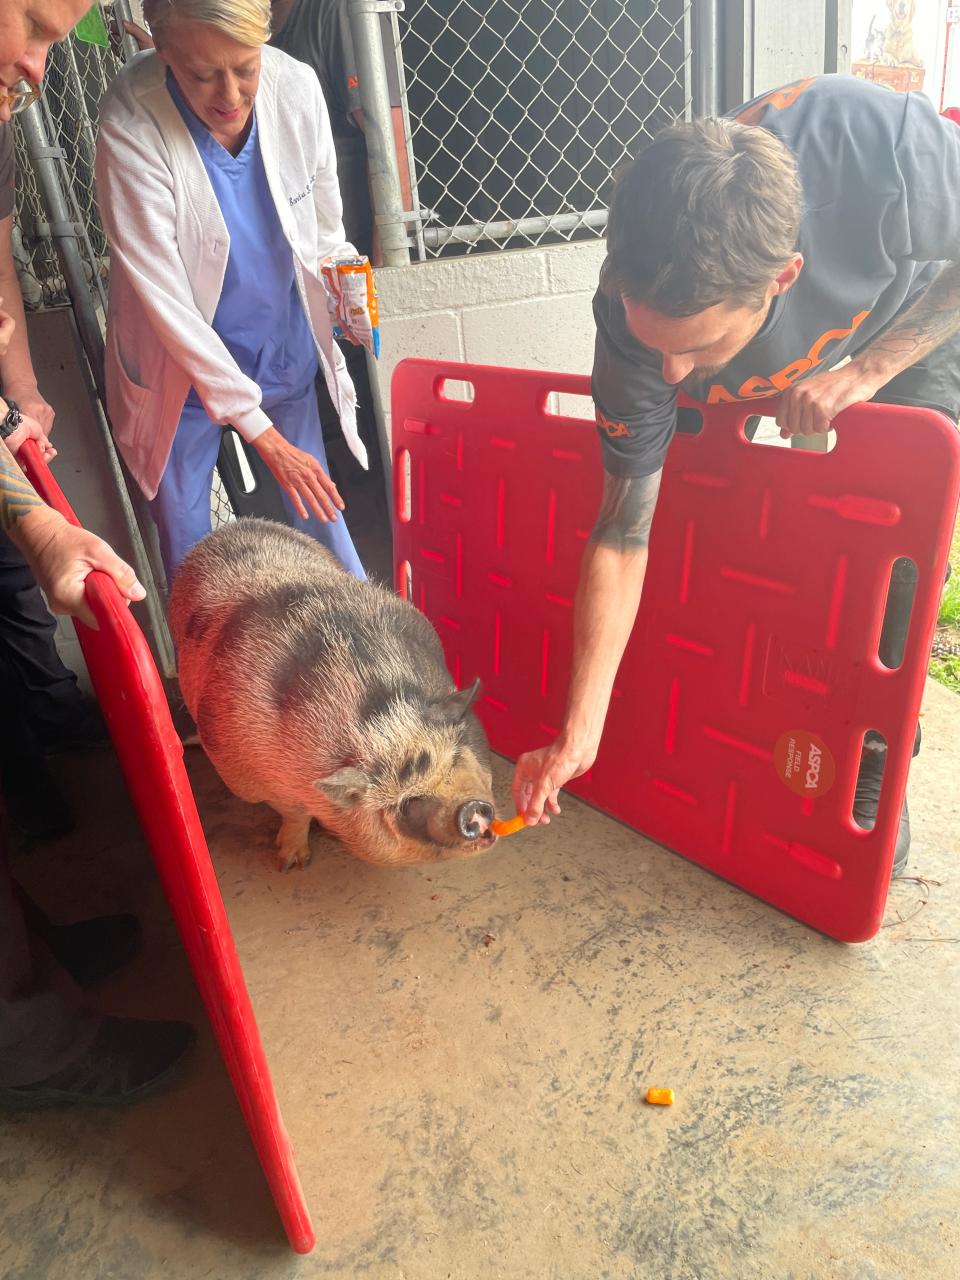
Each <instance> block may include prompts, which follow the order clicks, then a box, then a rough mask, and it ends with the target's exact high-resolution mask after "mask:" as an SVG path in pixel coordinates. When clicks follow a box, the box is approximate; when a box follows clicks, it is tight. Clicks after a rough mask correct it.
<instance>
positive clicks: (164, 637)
mask: <svg viewBox="0 0 960 1280" xmlns="http://www.w3.org/2000/svg"><path fill="white" fill-rule="evenodd" d="M40 106H41V104H40V103H39V102H35V103H34V104H33V105H32V106H31V107H28V108H27V110H26V111H24V112H22V113H21V115H20V116H19V117H18V120H19V122H20V128H21V131H22V135H23V141H24V146H25V147H26V151H27V155H28V156H29V157H30V164H31V166H32V168H33V172H34V175H35V176H36V180H37V186H38V188H39V190H40V195H41V197H42V199H43V203H44V205H45V207H46V211H47V217H48V219H49V222H50V232H51V235H52V236H53V239H54V241H55V243H56V246H57V252H58V255H59V257H60V265H61V268H62V270H63V276H64V279H65V280H66V282H67V289H68V291H69V293H70V300H71V303H72V304H73V315H74V319H75V321H76V325H77V332H78V334H79V337H80V343H81V345H82V347H83V351H84V353H85V355H86V357H87V361H86V363H87V367H88V369H89V372H90V376H91V377H92V378H93V382H94V385H95V388H96V396H95V397H94V400H95V404H94V410H95V413H96V417H97V422H98V425H99V427H100V436H101V440H102V443H103V446H104V450H105V453H106V458H107V464H108V466H109V468H110V471H111V474H112V476H113V479H114V483H115V485H116V490H117V497H118V499H119V502H120V508H121V511H122V513H123V519H124V523H125V524H126V526H127V531H128V533H129V536H130V548H131V555H132V558H133V567H134V569H135V570H136V573H137V577H138V578H139V579H140V581H141V582H142V583H143V585H144V587H145V588H146V591H147V598H146V607H147V613H148V616H149V619H150V625H151V627H152V629H153V637H154V643H155V644H156V647H157V652H158V657H159V659H160V664H161V666H162V667H163V668H164V669H165V671H167V672H168V673H169V672H172V671H173V670H174V667H175V661H176V660H175V657H174V651H173V642H172V640H171V638H170V632H169V629H168V628H167V623H166V618H165V617H164V613H163V608H162V606H161V604H160V599H159V594H158V592H157V588H156V585H155V578H154V573H153V570H152V568H151V565H150V561H149V558H148V556H147V551H146V547H145V546H144V542H143V536H142V534H141V532H140V527H139V524H138V523H137V519H136V516H135V514H134V511H133V507H132V505H131V501H130V495H129V492H128V490H127V486H126V484H125V482H124V478H123V474H122V471H121V467H120V461H119V459H118V457H117V454H116V449H115V446H114V443H113V438H112V436H111V435H110V431H109V428H108V426H107V422H106V419H105V417H104V416H103V413H102V410H101V408H100V404H101V403H103V402H104V398H105V391H104V382H103V333H102V331H101V328H100V322H99V320H98V318H97V314H96V311H95V309H94V306H93V303H92V300H91V297H90V289H89V286H88V284H87V279H86V275H85V274H84V270H83V258H82V256H81V253H80V233H81V232H82V231H83V228H82V227H80V226H78V225H77V223H76V222H75V221H72V220H71V218H70V216H69V212H70V211H69V206H68V204H67V200H66V198H65V197H64V194H63V189H62V187H61V185H60V171H59V168H58V166H59V165H60V164H62V163H63V152H62V151H61V150H60V148H59V147H55V146H53V145H52V144H51V143H50V140H49V137H48V135H47V130H46V125H45V123H44V118H43V114H42V112H41V111H40Z"/></svg>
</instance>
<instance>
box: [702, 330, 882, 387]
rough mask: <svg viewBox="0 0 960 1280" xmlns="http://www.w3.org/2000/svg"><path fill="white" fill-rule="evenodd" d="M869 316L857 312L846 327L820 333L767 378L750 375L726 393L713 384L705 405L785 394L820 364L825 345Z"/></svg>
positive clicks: (848, 333)
mask: <svg viewBox="0 0 960 1280" xmlns="http://www.w3.org/2000/svg"><path fill="white" fill-rule="evenodd" d="M869 314H870V312H869V311H861V312H859V314H858V315H855V316H854V317H853V319H852V320H851V321H850V324H849V327H848V328H846V329H828V330H827V331H826V333H821V335H820V337H819V338H818V339H817V340H816V342H815V343H814V344H813V346H812V347H811V348H810V350H809V351H808V352H807V354H806V355H805V356H800V358H799V359H797V360H791V361H790V363H789V364H787V365H784V367H783V368H782V369H780V370H779V371H778V372H777V373H772V374H771V375H770V377H769V378H761V377H760V376H759V375H757V374H754V375H753V376H752V377H749V378H747V380H746V382H744V384H743V385H742V386H741V387H740V388H739V390H737V391H728V390H727V388H726V387H725V386H723V385H722V384H721V383H719V382H715V383H714V384H713V386H712V387H711V388H710V393H709V395H708V396H707V404H732V403H733V402H734V401H735V400H756V399H760V398H762V397H763V396H772V395H776V393H777V392H778V391H786V389H787V387H789V386H790V384H791V383H793V382H796V381H797V379H798V378H802V377H803V376H804V375H805V374H807V373H810V372H811V371H812V370H813V369H816V368H817V366H818V365H821V364H823V360H824V356H823V349H824V347H826V346H827V344H828V343H830V342H840V341H841V339H843V338H849V337H850V335H851V333H854V332H855V331H856V330H857V329H859V327H860V326H861V325H862V324H863V322H864V320H866V318H867V316H868V315H869Z"/></svg>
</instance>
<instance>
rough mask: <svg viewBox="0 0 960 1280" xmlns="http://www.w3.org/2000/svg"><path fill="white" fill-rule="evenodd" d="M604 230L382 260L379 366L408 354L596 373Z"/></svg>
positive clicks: (386, 395)
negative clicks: (391, 262)
mask: <svg viewBox="0 0 960 1280" xmlns="http://www.w3.org/2000/svg"><path fill="white" fill-rule="evenodd" d="M603 256H604V244H603V241H602V240H596V241H590V242H587V243H584V244H575V245H559V246H556V247H554V248H549V249H517V250H509V251H507V252H505V253H485V254H478V255H476V256H472V257H465V258H450V259H445V260H441V261H437V262H424V263H417V264H415V265H413V266H410V267H381V268H380V269H379V270H378V271H377V291H378V293H379V296H380V318H381V319H380V324H381V335H380V336H381V350H382V353H383V354H382V355H381V357H380V361H379V365H378V372H379V375H380V392H381V396H382V398H383V404H384V409H385V410H387V412H388V414H389V406H390V378H391V376H392V374H393V370H394V368H395V367H396V365H397V363H398V362H399V361H400V360H402V359H404V358H405V357H407V356H419V357H421V358H424V359H436V360H466V361H468V362H469V363H471V364H499V365H506V366H508V367H510V368H521V369H549V370H551V371H556V372H560V373H584V374H589V372H590V368H591V366H592V364H593V335H594V325H593V315H592V312H591V309H590V302H591V299H592V297H593V294H594V291H595V290H596V287H597V279H598V277H599V274H600V264H601V263H602V262H603Z"/></svg>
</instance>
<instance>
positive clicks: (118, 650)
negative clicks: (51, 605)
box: [19, 441, 316, 1253]
mask: <svg viewBox="0 0 960 1280" xmlns="http://www.w3.org/2000/svg"><path fill="white" fill-rule="evenodd" d="M19 456H20V460H21V461H22V462H24V463H25V465H26V468H27V474H28V475H29V477H30V480H31V482H32V484H33V485H34V487H35V489H36V490H37V492H38V493H39V494H40V495H41V497H42V498H43V499H44V500H45V501H46V502H47V503H49V505H50V506H51V507H55V508H56V509H57V510H58V511H60V512H61V513H62V514H63V515H64V516H65V517H66V518H67V519H68V520H69V521H70V522H71V524H78V523H79V522H78V520H77V518H76V516H75V515H74V514H73V511H72V510H71V509H70V506H69V504H68V502H67V500H66V498H65V497H64V495H63V492H62V491H61V489H60V486H59V485H58V484H57V482H56V481H55V480H54V478H53V476H52V475H51V473H50V470H49V468H48V467H47V466H46V464H45V463H44V462H43V461H42V460H41V458H40V453H39V451H38V449H37V447H36V445H35V444H34V443H33V441H28V442H27V443H26V444H24V445H23V446H22V447H21V450H20V455H19ZM86 596H87V602H88V604H89V606H90V608H91V610H92V611H93V614H94V617H95V618H96V619H97V623H98V624H99V630H96V631H94V630H92V629H91V628H90V627H87V626H84V624H83V623H82V622H77V621H75V623H74V625H75V626H76V630H77V637H78V639H79V641H80V646H81V648H82V649H83V656H84V658H85V659H86V663H87V669H88V670H89V672H90V678H91V680H92V681H93V687H94V689H95V690H96V692H97V697H98V698H99V700H100V707H101V710H102V711H103V714H104V718H105V720H106V722H107V727H108V728H109V730H110V736H111V738H112V739H113V744H114V746H115V747H116V751H117V755H118V757H119V759H120V766H121V768H122V769H123V775H124V778H125V779H126V782H127V786H128V787H129V789H130V795H131V798H132V800H133V803H134V807H135V808H136V811H137V816H138V817H139V819H140V822H141V825H142V826H143V830H144V834H145V835H146V837H147V841H148V843H149V845H150V851H151V853H152V854H153V860H154V863H155V864H156V868H157V871H158V873H159V875H160V880H161V883H162V885H163V889H164V893H165V894H166V896H167V900H168V902H169V903H170V908H171V910H172V911H173V916H174V919H175V920H176V922H177V928H178V929H179V931H180V937H181V938H182V939H183V945H184V949H185V950H186V953H187V957H188V959H189V961H190V967H191V969H192V970H193V976H194V978H195V980H196V983H197V986H198V987H199V988H200V994H201V995H202V997H203V1002H204V1004H205V1006H206V1009H207V1014H208V1016H209V1018H210V1022H211V1023H212V1025H213V1029H214V1032H215V1033H216V1037H217V1041H218V1043H219V1045H220V1052H221V1053H222V1054H223V1058H224V1061H225V1063H226V1065H227V1070H228V1071H229V1073H230V1079H231V1081H232V1083H233V1088H234V1091H235V1093H236V1095H237V1100H238V1102H239V1103H240V1108H241V1110H242V1111H243V1117H244V1120H245V1121H246V1124H247V1128H248V1130H249V1131H250V1137H251V1138H252V1139H253V1145H254V1147H255V1148H256V1152H257V1156H258V1157H259V1160H260V1164H261V1166H262V1168H263V1172H264V1174H265V1176H266V1179H267V1182H268V1184H269V1186H270V1191H271V1193H272V1195H273V1199H274V1202H275V1204H276V1206H277V1210H278V1211H279V1214H280V1219H281V1221H282V1222H283V1226H284V1229H285V1230H286V1233H287V1237H288V1239H289V1241H290V1244H291V1246H292V1248H294V1249H295V1250H296V1251H297V1253H309V1252H310V1250H311V1249H312V1248H313V1246H314V1244H315V1243H316V1237H315V1236H314V1232H313V1226H312V1225H311V1222H310V1214H309V1212H308V1210H307V1206H306V1202H305V1200H304V1197H303V1191H302V1189H301V1186H300V1179H299V1176H298V1174H297V1169H296V1165H295V1164H294V1158H293V1148H292V1147H291V1145H290V1139H289V1137H288V1136H287V1131H286V1129H285V1128H284V1125H283V1118H282V1117H281V1115H280V1108H279V1106H278V1105H277V1099H276V1095H275V1093H274V1091H273V1082H272V1081H271V1079H270V1069H269V1067H268V1066H267V1060H266V1056H265V1054H264V1051H263V1043H262V1041H261V1039H260V1031H259V1029H258V1027H257V1022H256V1018H255V1017H254V1014H253V1009H252V1007H251V1005H250V997H249V995H248V994H247V988H246V984H245V983H244V980H243V973H242V971H241V968H240V961H239V959H238V958H237V952H236V948H235V946H234V943H233V935H232V934H231V932H230V924H229V922H228V920H227V916H226V912H225V911H224V908H223V899H222V898H221V897H220V889H219V887H218V885H217V878H216V876H215V875H214V871H213V866H212V864H211V862H210V853H209V851H208V849H207V843H206V840H205V839H204V835H203V828H202V827H201V825H200V818H199V816H198V814H197V807H196V804H195V803H194V799H193V792H192V791H191V789H190V783H189V780H188V779H187V775H186V771H185V770H184V767H183V747H182V746H181V743H180V739H179V738H178V737H177V735H176V732H175V730H174V727H173V723H172V722H171V719H170V712H169V710H168V708H167V700H166V697H165V696H164V692H163V686H162V684H161V683H160V677H159V675H158V674H157V669H156V666H155V665H154V662H153V658H152V656H151V654H150V650H149V648H148V647H147V642H146V640H145V639H144V637H143V632H142V631H141V630H140V628H139V627H138V626H137V624H136V622H135V621H134V618H133V616H132V614H131V613H130V610H129V609H128V608H127V607H126V604H125V603H124V601H123V600H122V598H121V596H120V593H119V591H118V590H117V588H116V587H115V586H114V584H113V582H112V581H111V579H110V578H108V577H107V575H106V574H103V573H92V574H90V576H89V577H88V578H87V580H86Z"/></svg>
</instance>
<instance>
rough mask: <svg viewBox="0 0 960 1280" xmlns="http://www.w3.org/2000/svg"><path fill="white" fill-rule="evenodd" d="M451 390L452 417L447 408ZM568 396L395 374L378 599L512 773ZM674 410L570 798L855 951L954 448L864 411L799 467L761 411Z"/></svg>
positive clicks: (934, 419) (561, 545) (535, 733)
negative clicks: (758, 439) (753, 419)
mask: <svg viewBox="0 0 960 1280" xmlns="http://www.w3.org/2000/svg"><path fill="white" fill-rule="evenodd" d="M462 383H468V384H469V385H470V387H471V388H472V397H473V398H472V399H470V400H462V399H458V398H456V397H457V395H458V389H457V384H462ZM589 395H590V385H589V379H588V378H586V377H581V376H574V375H567V374H550V373H541V372H534V371H526V370H516V369H501V368H493V367H484V366H475V365H462V364H454V363H442V362H431V361H421V360H407V361H403V362H402V363H401V364H400V365H399V366H398V367H397V370H396V372H395V374H394V379H393V390H392V413H393V417H392V430H393V443H394V469H395V470H394V474H395V483H396V516H395V557H396V572H397V585H398V589H399V590H409V591H410V593H411V598H412V599H413V601H414V603H415V604H417V605H418V606H419V607H420V608H421V609H422V610H423V611H424V612H425V613H426V614H427V616H428V617H429V618H430V620H431V621H432V622H433V624H434V625H435V626H436V628H437V630H438V632H439V634H440V637H441V639H442V641H443V644H444V647H445V651H446V654H447V659H448V662H449V665H450V669H451V671H452V672H453V674H454V677H455V678H456V680H457V681H458V683H459V684H461V685H462V684H464V683H467V682H469V681H470V680H472V679H473V678H474V676H476V675H479V676H480V677H481V678H482V680H483V685H484V695H483V698H482V701H481V703H480V704H479V706H478V710H479V714H480V716H481V719H482V720H483V722H484V724H485V726H486V728H487V731H488V734H489V736H490V741H491V745H492V746H493V748H494V749H495V750H496V751H499V752H502V753H504V754H505V755H508V756H511V757H516V756H517V755H518V754H520V753H521V752H522V751H526V750H531V749H533V748H535V747H537V746H541V745H543V744H544V743H546V742H547V741H549V740H550V738H551V737H552V736H553V735H554V734H555V732H556V730H557V726H559V724H560V721H561V718H562V715H563V710H564V705H565V698H566V691H567V682H568V677H569V673H570V666H571V658H572V641H573V633H572V624H573V598H574V593H575V590H576V584H577V576H578V570H579V564H580V558H581V555H582V553H583V549H584V546H585V544H586V541H587V538H588V534H589V530H590V528H591V526H592V524H593V521H594V519H595V518H596V513H597V508H598V503H599V497H600V492H601V487H602V469H601V462H600V449H599V443H598V441H597V437H596V428H595V426H594V423H593V421H592V419H591V420H589V421H588V420H585V418H584V417H577V416H572V417H571V416H561V415H559V414H557V413H551V412H548V411H547V409H548V406H549V405H553V404H554V402H555V401H557V398H558V396H559V397H560V400H559V403H560V404H561V405H562V404H564V403H566V402H565V401H564V400H563V397H565V396H567V397H569V396H580V397H589ZM581 406H582V407H581ZM692 407H694V408H696V409H697V410H699V411H700V412H701V413H702V415H703V430H702V431H700V433H699V434H697V435H692V434H691V435H678V436H677V437H676V439H675V441H674V444H673V445H672V447H671V450H670V454H669V457H668V460H667V464H666V467H665V469H664V476H663V484H662V489H661V497H660V501H659V503H658V506H657V513H656V517H655V520H654V525H653V530H652V534H651V543H650V562H649V567H648V571H647V579H646V584H645V588H644V593H643V600H642V603H641V607H640V613H639V615H638V618H637V623H636V626H635V628H634V632H633V635H632V638H631V640H630V643H629V645H628V647H627V651H626V654H625V656H624V659H623V662H622V664H621V667H620V672H619V675H618V678H617V682H616V685H615V688H614V695H613V699H612V702H611V708H610V713H609V716H608V719H607V725H606V730H605V734H604V739H603V744H602V746H601V750H600V754H599V756H598V759H597V762H596V764H595V766H594V768H593V769H592V770H591V772H590V773H589V774H588V775H586V777H585V778H582V779H579V780H578V781H577V782H574V783H573V784H571V787H570V790H572V791H573V792H574V793H576V794H577V795H579V796H581V797H582V798H583V799H584V800H586V801H588V802H589V803H591V804H594V805H597V806H598V807H599V808H601V809H603V810H604V811H606V812H607V813H609V814H611V815H612V816H614V817H616V818H619V819H620V820H621V821H623V822H625V823H628V824H629V825H630V826H632V827H635V828H636V829H637V830H639V831H642V832H644V833H645V834H646V835H648V836H650V837H652V838H653V839H654V840H657V841H659V842H660V843H662V844H664V845H667V846H668V847H669V848H671V849H674V850H676V851H677V852H678V853H681V854H683V855H684V856H686V857H688V858H691V859H693V860H694V861H696V862H698V863H700V864H701V865H703V866H704V867H707V868H709V869H710V870H711V871H714V872H716V873H717V874H718V875H720V876H723V877H724V879H727V880H730V881H731V882H732V883H734V884H737V885H739V886H741V887H742V888H744V889H746V890H748V891H749V892H750V893H753V894H755V895H756V896H757V897H759V898H762V899H763V900H764V901H766V902H769V903H771V904H773V905H774V906H776V907H779V908H780V909H781V910H783V911H785V912H788V913H789V914H791V915H793V916H796V917H797V918H798V919H800V920H803V921H805V922H806V923H808V924H810V925H812V926H813V927H814V928H816V929H819V930H821V931H822V932H823V933H826V934H829V935H831V936H832V937H835V938H838V939H841V940H844V941H848V942H857V941H864V940H865V939H867V938H870V937H872V936H873V935H874V934H875V933H876V931H877V929H878V928H879V926H880V921H881V917H882V913H883V907H884V903H885V901H886V895H887V887H888V884H889V879H890V869H891V866H892V861H893V851H894V845H895V843H896V835H897V828H898V824H899V815H900V809H901V805H902V801H903V796H904V791H905V787H906V778H907V771H908V768H909V764H910V758H911V753H912V749H913V741H914V730H915V726H916V720H917V714H918V711H919V707H920V700H921V696H922V691H923V684H924V680H925V676H926V668H927V662H928V658H929V653H930V647H931V643H932V638H933V630H934V627H935V625H936V616H937V610H938V605H939V599H940V593H941V589H942V586H943V577H944V573H945V570H946V562H947V555H948V550H949V545H950V539H951V535H952V530H953V527H954V521H955V517H956V510H957V497H958V490H960V439H958V434H957V431H956V429H955V428H954V426H953V424H952V423H950V422H949V421H948V420H947V419H946V418H945V417H943V416H942V415H941V414H938V413H935V412H932V411H928V410H922V409H907V408H900V407H894V406H886V405H869V406H868V405H864V406H857V407H856V408H853V409H849V410H847V411H846V412H845V413H844V414H842V415H841V416H840V417H839V418H838V420H837V444H836V448H835V449H833V450H832V451H831V452H829V453H825V454H820V453H812V452H807V451H803V450H798V449H786V448H784V449H779V448H771V447H769V446H764V445H760V444H752V443H749V442H748V441H747V439H746V438H745V435H744V423H745V421H746V419H747V418H748V417H750V416H753V415H757V414H760V415H767V416H771V415H772V414H774V413H775V412H776V409H775V405H774V404H772V403H771V402H769V401H750V402H741V403H738V404H732V405H718V406H711V407H704V406H700V405H697V406H692ZM573 412H574V414H577V413H582V414H585V413H588V412H589V406H588V405H587V404H586V403H585V402H580V403H578V404H576V405H575V407H574V409H573ZM901 556H907V557H910V558H911V559H913V560H914V561H915V562H916V564H917V566H918V569H919V583H918V587H917V591H916V595H915V598H914V604H913V612H912V616H911V622H910V630H909V635H908V637H907V644H906V650H905V653H904V656H903V661H902V663H901V665H900V666H899V667H898V668H897V669H895V670H890V669H888V668H886V667H884V666H883V664H882V663H881V662H880V659H879V656H878V643H879V639H880V633H881V628H882V623H883V616H884V609H885V606H886V597H887V590H888V584H889V579H890V571H891V566H892V564H893V562H894V560H895V559H896V558H898V557H901ZM868 730H876V731H877V732H879V733H881V734H882V735H883V736H884V737H885V739H886V740H887V742H888V744H889V750H888V753H887V765H886V772H885V777H884V786H883V792H882V796H881V801H880V808H879V814H878V819H877V823H876V826H875V827H874V828H873V830H871V831H866V830H863V829H862V828H860V827H858V826H857V825H856V824H855V823H854V820H853V816H852V802H853V794H854V789H855V784H856V779H857V772H858V768H859V761H860V751H861V744H862V742H863V737H864V734H865V732H867V731H868ZM561 820H562V819H561ZM527 838H533V836H532V834H531V835H530V836H528V837H527Z"/></svg>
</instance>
